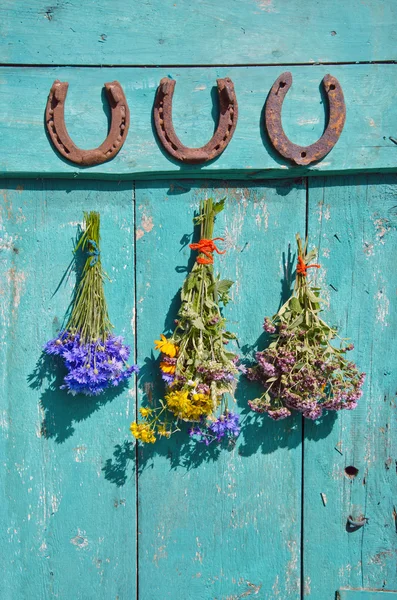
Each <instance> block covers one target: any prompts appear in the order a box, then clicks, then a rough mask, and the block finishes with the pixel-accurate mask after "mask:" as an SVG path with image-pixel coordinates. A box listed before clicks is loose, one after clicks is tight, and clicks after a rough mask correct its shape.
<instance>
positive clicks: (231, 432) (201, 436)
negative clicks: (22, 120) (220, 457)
mask: <svg viewBox="0 0 397 600" xmlns="http://www.w3.org/2000/svg"><path fill="white" fill-rule="evenodd" d="M239 433H240V415H238V414H237V413H233V412H230V411H225V412H224V413H223V414H222V415H220V416H219V417H218V418H217V419H215V420H213V421H210V422H206V421H205V420H202V421H201V423H200V425H196V426H195V427H192V428H191V429H190V431H189V435H190V437H192V438H194V439H195V440H196V441H197V442H203V443H204V444H205V445H206V446H209V445H210V444H211V443H212V442H215V441H216V442H221V441H223V440H224V439H233V438H237V437H238V435H239Z"/></svg>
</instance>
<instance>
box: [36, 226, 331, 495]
mask: <svg viewBox="0 0 397 600" xmlns="http://www.w3.org/2000/svg"><path fill="white" fill-rule="evenodd" d="M198 233H199V232H198V230H197V228H196V230H195V232H194V234H193V235H192V234H191V233H190V234H185V235H183V236H182V238H181V241H180V243H181V249H183V248H184V247H185V246H187V245H188V244H189V243H190V242H191V241H197V240H198ZM294 258H295V256H292V254H291V250H290V248H289V249H288V253H287V255H284V256H283V264H284V265H285V268H284V273H283V278H282V279H281V282H280V283H281V290H280V306H281V305H282V304H283V303H284V302H285V301H286V300H287V298H288V297H289V296H290V293H291V286H292V282H293V279H294V275H295V274H294V272H293V264H294ZM78 260H79V258H78V257H77V258H76V261H75V262H74V264H72V265H70V266H69V269H68V271H71V270H74V271H76V275H77V273H79V272H80V271H81V268H80V265H79V264H78ZM80 260H81V259H80ZM193 264H194V256H193V255H191V256H190V258H189V262H188V264H187V265H184V266H177V267H176V270H177V271H178V272H185V271H186V272H189V271H190V270H191V268H192V267H193ZM67 274H68V272H67V273H66V274H65V275H64V277H63V278H62V280H61V283H62V282H63V280H64V279H65V277H66V276H67ZM61 283H60V284H59V286H60V285H61ZM59 286H58V288H57V289H59ZM179 307H180V290H178V292H177V293H176V294H175V296H174V298H173V299H172V301H171V304H170V306H169V309H168V312H167V315H166V317H165V321H164V332H165V333H170V332H172V330H173V329H174V321H175V319H176V317H177V313H178V310H179ZM61 327H62V326H61ZM54 328H56V329H59V328H60V327H59V324H55V323H54ZM56 333H57V331H54V335H56ZM268 342H269V339H268V336H267V334H266V333H265V332H263V333H262V334H261V335H260V336H259V337H258V339H257V340H256V342H255V343H254V344H253V345H251V346H248V345H245V346H242V347H241V349H240V354H241V357H242V362H243V363H247V364H249V363H250V362H251V360H252V358H253V355H254V353H255V351H256V350H257V349H262V348H265V347H266V346H267V344H268ZM159 361H160V359H159V357H157V358H156V357H155V356H154V354H153V352H152V353H151V355H150V356H149V357H147V358H146V359H145V362H144V364H143V365H142V366H141V371H140V376H139V387H140V389H141V390H142V392H143V404H144V405H152V404H153V400H156V399H157V398H161V397H163V396H164V391H165V388H164V383H163V381H162V379H161V375H160V369H159ZM65 374H66V371H64V370H63V368H62V366H61V362H60V361H59V360H58V359H57V357H52V356H48V355H46V354H44V353H43V354H42V355H41V356H40V357H39V360H38V362H37V364H36V367H35V369H34V371H33V373H32V374H31V375H30V376H29V377H28V382H29V385H30V386H31V387H32V388H33V389H36V390H38V389H41V388H42V387H43V386H45V390H44V391H43V393H42V395H41V398H40V405H41V408H42V410H43V413H44V416H43V421H42V424H41V433H42V435H43V437H45V438H46V439H53V440H54V441H55V442H56V443H62V442H64V441H65V440H67V439H68V438H69V437H71V436H72V435H73V433H74V431H75V427H74V425H75V424H76V423H79V422H80V421H84V420H86V419H87V418H89V417H90V416H91V415H92V414H93V413H94V412H96V411H98V410H100V409H101V408H102V406H104V405H105V404H107V403H109V402H111V401H112V400H114V399H115V398H116V397H117V396H118V395H120V394H121V393H122V392H123V391H124V390H125V388H126V385H124V387H122V386H120V387H118V388H114V389H111V390H109V391H107V392H106V394H104V395H103V396H98V397H87V396H84V401H83V402H82V397H81V395H76V396H71V395H70V394H67V393H66V392H65V391H63V390H60V389H59V388H60V386H61V385H62V383H63V377H64V375H65ZM259 393H260V388H259V386H257V384H255V383H254V382H249V381H248V380H247V379H246V378H245V377H244V376H242V377H241V379H240V381H239V382H238V384H237V389H236V401H237V405H238V406H239V407H240V414H241V421H242V423H241V424H242V431H241V434H240V436H239V438H238V440H236V441H228V442H227V441H225V442H223V444H212V445H210V446H205V444H201V443H198V442H196V441H195V440H193V439H191V438H190V437H189V433H188V430H189V428H190V425H189V424H188V423H182V424H181V426H180V428H181V431H180V432H179V433H177V434H175V435H174V436H172V438H171V439H166V438H160V439H159V440H157V442H156V443H155V444H153V445H152V444H150V445H139V446H138V450H137V449H136V447H135V442H134V441H132V440H131V441H130V440H124V441H123V442H122V443H120V444H116V446H115V448H114V452H113V455H112V457H110V458H108V459H106V460H105V464H104V466H103V468H102V471H103V473H104V476H105V478H106V479H107V480H108V481H109V482H111V483H112V484H114V485H116V486H117V487H121V486H123V485H124V484H125V483H126V482H127V480H128V478H129V477H130V476H131V475H132V473H133V472H134V469H135V467H136V465H137V467H138V472H139V473H142V472H143V471H144V470H145V469H147V468H150V467H152V466H153V461H154V458H155V456H156V455H158V456H163V457H166V458H167V459H168V461H169V463H170V468H171V469H177V468H182V469H185V470H187V471H189V470H191V469H195V468H197V467H199V466H200V465H201V464H203V463H211V462H214V461H216V460H217V459H218V457H219V455H220V454H221V452H237V453H238V454H239V455H240V456H242V457H249V456H252V455H253V454H255V453H257V452H261V453H262V454H271V453H272V452H275V451H276V450H277V449H279V448H289V449H293V448H296V447H298V446H299V445H300V444H301V442H302V440H303V439H304V438H305V437H306V438H308V439H321V438H324V437H327V436H328V435H329V433H330V432H331V430H332V427H333V425H334V423H335V420H336V418H337V415H336V414H335V413H331V414H326V415H325V416H324V418H322V419H321V420H319V421H317V422H316V424H315V426H314V427H313V426H311V427H310V428H307V431H310V434H309V435H310V437H309V436H308V435H307V431H305V428H304V425H303V417H301V415H299V414H295V415H294V416H293V417H290V418H288V419H286V420H282V421H278V422H274V421H272V420H271V419H270V418H269V417H267V416H266V415H259V414H257V413H254V412H252V411H251V410H250V408H249V407H248V400H252V399H253V398H255V397H256V396H257V395H258V394H259ZM313 425H314V424H313Z"/></svg>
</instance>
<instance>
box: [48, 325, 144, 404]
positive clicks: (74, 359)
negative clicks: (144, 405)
mask: <svg viewBox="0 0 397 600" xmlns="http://www.w3.org/2000/svg"><path fill="white" fill-rule="evenodd" d="M44 352H46V354H50V355H53V356H60V357H61V358H62V359H63V360H64V364H65V367H66V369H67V371H68V373H67V375H66V376H65V378H64V384H63V385H62V386H61V389H62V390H67V391H68V392H69V393H71V394H73V395H75V394H85V395H87V396H98V395H99V394H101V393H102V392H103V391H104V390H105V389H107V388H109V387H117V386H118V385H119V384H120V383H122V382H124V381H126V380H127V379H128V378H129V377H131V375H132V374H133V373H138V371H139V369H138V367H137V366H136V365H128V363H127V360H128V358H129V356H130V347H129V346H127V345H126V344H124V343H123V338H122V337H121V336H113V335H112V336H110V337H109V338H108V339H106V340H101V339H99V340H97V341H96V342H91V343H87V344H82V343H81V338H80V335H79V334H78V333H76V334H75V335H71V334H70V333H69V332H68V331H62V332H60V334H59V336H58V337H56V338H54V339H52V340H50V341H49V342H47V343H46V344H45V346H44Z"/></svg>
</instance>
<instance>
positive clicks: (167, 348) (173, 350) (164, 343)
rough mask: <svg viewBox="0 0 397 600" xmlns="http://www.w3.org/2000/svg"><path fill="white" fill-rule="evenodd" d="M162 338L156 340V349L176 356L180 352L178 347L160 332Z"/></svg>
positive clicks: (172, 356)
mask: <svg viewBox="0 0 397 600" xmlns="http://www.w3.org/2000/svg"><path fill="white" fill-rule="evenodd" d="M160 338H161V339H160V340H154V344H155V345H154V347H155V349H156V350H160V352H162V353H163V354H166V355H167V356H170V357H171V358H174V357H175V356H176V355H177V354H178V347H177V346H176V345H175V344H174V343H173V342H170V341H169V340H167V338H166V337H165V335H163V334H162V333H161V334H160Z"/></svg>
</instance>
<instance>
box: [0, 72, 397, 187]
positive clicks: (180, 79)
mask: <svg viewBox="0 0 397 600" xmlns="http://www.w3.org/2000/svg"><path fill="white" fill-rule="evenodd" d="M283 70H284V69H283V68H280V67H269V68H259V67H258V68H232V67H230V68H227V67H222V68H212V69H201V68H200V69H181V68H175V69H166V70H165V69H117V68H115V69H77V68H73V69H71V68H62V69H52V68H51V69H27V68H15V69H14V68H3V69H0V137H1V139H2V140H3V152H1V153H0V176H1V175H3V176H4V175H9V176H10V175H13V176H41V175H43V176H48V177H55V176H60V177H73V178H76V177H79V178H93V177H94V178H98V177H100V178H112V179H117V180H118V179H123V178H129V179H134V178H145V179H148V178H152V179H153V178H154V179H158V178H161V177H164V176H166V175H170V176H172V177H174V178H175V177H189V176H194V177H200V178H201V177H204V178H208V177H212V178H219V177H227V178H235V179H236V178H241V177H243V178H247V179H261V178H264V177H275V176H277V177H282V178H284V177H287V176H288V177H292V176H298V175H299V176H301V175H303V174H305V173H310V174H313V175H318V174H321V173H327V174H328V173H334V172H344V171H347V172H351V171H353V172H354V171H382V170H384V171H388V170H395V169H396V168H397V145H396V144H395V143H393V142H392V141H391V140H390V139H389V137H390V136H391V137H393V136H394V137H396V139H397V131H396V123H397V102H396V100H395V79H396V73H397V65H356V66H332V68H329V67H320V66H312V67H296V68H294V69H293V70H292V73H293V77H294V81H293V85H292V87H291V89H290V90H289V92H288V96H287V98H286V100H285V103H284V108H283V125H284V129H285V132H286V134H287V135H288V136H289V137H290V139H291V140H292V141H294V142H295V143H299V144H303V145H307V144H311V143H313V142H315V141H316V140H317V139H318V138H319V137H320V136H321V134H322V132H323V128H324V122H325V113H324V106H323V105H322V102H323V97H322V95H321V93H320V84H321V80H322V78H323V77H324V75H326V74H327V73H328V71H330V72H331V73H332V74H333V75H335V76H336V77H337V78H338V79H339V81H340V83H341V85H342V88H343V91H344V95H345V100H346V105H347V119H346V125H345V128H344V130H343V132H342V135H341V137H340V140H339V141H338V143H337V145H336V146H335V147H334V149H333V150H332V151H331V152H330V153H329V154H328V155H327V156H326V157H325V158H324V159H323V160H322V161H320V162H319V163H318V164H315V165H312V166H309V167H296V166H295V167H294V166H293V165H292V163H290V162H289V161H288V160H286V159H284V158H281V157H280V156H279V155H278V154H276V153H275V151H274V150H273V149H272V147H271V146H270V143H269V141H268V140H267V137H266V135H264V132H263V114H262V112H263V107H264V104H265V100H266V97H267V94H268V92H269V90H270V88H271V86H272V85H273V83H274V81H275V80H276V79H277V77H278V76H279V75H280V73H281V72H282V71H283ZM167 74H169V75H172V77H174V78H175V79H176V80H177V85H176V91H175V95H174V111H173V116H174V125H175V129H176V132H177V134H178V135H180V137H181V140H182V142H184V143H185V144H187V145H190V146H201V145H202V144H205V143H207V141H208V140H209V139H210V138H211V136H212V134H213V131H214V121H215V120H216V119H217V112H216V111H217V107H216V103H215V108H214V105H213V94H214V86H215V85H216V79H217V78H218V77H226V76H230V77H231V78H232V79H233V81H234V84H235V89H236V94H237V99H238V103H239V120H238V124H237V129H236V132H235V135H234V137H233V139H232V140H231V142H230V144H229V146H228V147H227V148H226V150H225V152H224V153H223V154H222V155H221V156H220V157H219V158H218V159H217V160H215V161H212V162H211V163H209V164H207V165H184V164H181V163H179V162H176V161H174V160H173V159H171V158H170V157H169V156H168V155H166V154H165V153H164V152H163V151H162V150H161V149H160V147H159V145H158V142H157V139H156V137H155V133H154V131H153V129H152V106H153V102H154V97H155V92H156V89H157V86H158V84H159V81H160V79H161V78H162V77H164V76H165V75H167ZM57 78H58V79H60V80H62V81H69V83H70V86H69V91H68V97H67V100H66V107H65V119H66V125H67V127H68V129H69V132H70V135H71V137H72V139H73V140H74V142H75V143H76V144H77V145H79V146H81V147H82V148H93V147H96V146H98V145H100V144H101V143H102V142H103V140H104V139H105V136H106V133H107V117H106V111H104V102H103V98H101V93H102V88H103V85H104V83H105V82H107V81H112V80H114V79H117V80H118V81H120V83H121V85H122V86H123V89H124V91H125V94H126V97H127V101H128V103H129V107H130V111H131V126H130V130H129V134H128V137H127V139H126V142H125V144H124V146H123V148H122V149H121V151H120V152H119V154H118V155H117V156H116V157H115V158H114V160H112V161H110V162H107V163H104V164H102V165H98V166H95V167H91V168H79V167H78V166H77V165H73V164H71V163H69V162H66V161H65V160H64V159H63V158H61V157H60V156H59V155H58V154H57V153H56V151H55V150H54V149H53V147H52V146H51V144H50V142H49V140H48V139H47V136H46V134H45V130H44V116H43V115H44V109H45V106H46V102H47V96H48V93H49V91H50V88H51V85H52V83H53V81H54V80H55V79H57ZM380 89H381V90H382V93H381V94H378V93H377V90H380ZM375 97H376V101H374V98H375Z"/></svg>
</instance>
